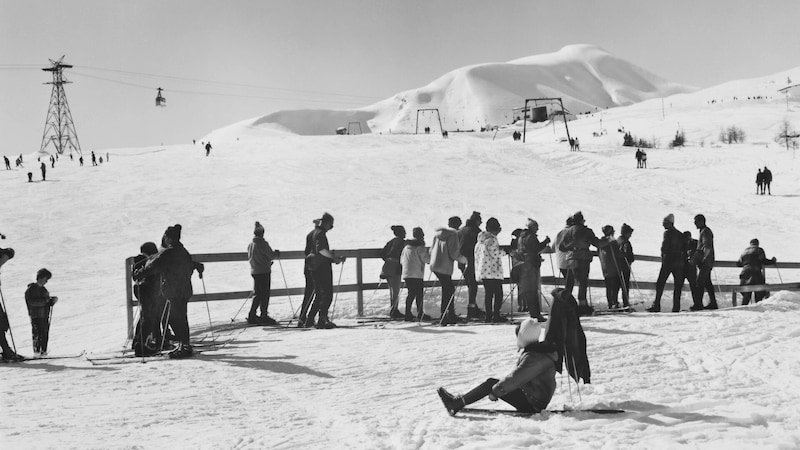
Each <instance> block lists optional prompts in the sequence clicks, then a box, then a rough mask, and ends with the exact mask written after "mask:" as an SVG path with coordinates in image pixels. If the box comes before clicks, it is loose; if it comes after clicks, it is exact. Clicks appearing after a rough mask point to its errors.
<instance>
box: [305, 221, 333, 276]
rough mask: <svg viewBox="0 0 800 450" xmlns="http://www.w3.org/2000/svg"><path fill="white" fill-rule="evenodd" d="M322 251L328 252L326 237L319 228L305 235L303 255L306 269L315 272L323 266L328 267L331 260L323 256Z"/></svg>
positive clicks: (324, 232)
mask: <svg viewBox="0 0 800 450" xmlns="http://www.w3.org/2000/svg"><path fill="white" fill-rule="evenodd" d="M322 250H328V251H330V245H329V244H328V235H327V232H326V231H325V229H324V228H322V227H321V226H318V227H315V228H314V229H313V230H311V232H310V233H308V234H307V235H306V248H305V250H303V253H304V254H305V255H306V269H308V270H316V269H318V268H320V267H322V266H323V265H328V266H330V265H331V264H332V263H333V260H332V259H330V258H328V257H327V256H325V255H323V254H322V253H321V252H322Z"/></svg>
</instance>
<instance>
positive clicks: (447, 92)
mask: <svg viewBox="0 0 800 450" xmlns="http://www.w3.org/2000/svg"><path fill="white" fill-rule="evenodd" d="M693 90H694V89H692V88H689V87H687V86H681V85H678V84H676V83H671V82H668V81H666V80H663V79H661V78H660V77H658V76H656V75H654V74H652V73H650V72H647V71H646V70H644V69H642V68H640V67H638V66H636V65H634V64H632V63H630V62H627V61H625V60H623V59H621V58H617V57H615V56H613V55H611V54H609V53H608V52H606V51H605V50H603V49H601V48H599V47H596V46H592V45H571V46H567V47H564V48H562V49H561V50H559V51H558V52H555V53H550V54H545V55H536V56H530V57H527V58H520V59H516V60H513V61H509V62H507V63H489V64H479V65H474V66H468V67H462V68H459V69H456V70H453V71H452V72H450V73H447V74H445V75H443V76H442V77H440V78H439V79H437V80H434V81H432V82H431V83H430V84H428V85H427V86H424V87H421V88H418V89H412V90H409V91H405V92H401V93H398V94H397V95H395V96H393V97H391V98H389V99H386V100H384V101H381V102H378V103H376V104H374V105H370V106H365V107H363V108H358V109H355V110H347V111H331V110H289V111H277V112H274V113H271V114H267V115H265V116H263V117H260V118H257V119H251V120H248V121H245V122H242V123H241V124H239V126H252V127H259V126H261V127H265V126H269V127H272V128H276V129H280V130H286V131H290V132H292V133H296V134H301V135H329V134H332V133H333V131H334V130H336V129H337V128H338V127H347V126H348V124H349V123H350V122H360V123H361V126H362V128H363V132H369V131H371V132H373V133H392V132H394V133H408V132H414V129H415V126H416V118H417V110H418V109H430V108H438V109H439V113H440V115H441V120H442V127H444V129H446V130H451V131H455V130H477V129H480V128H481V127H486V126H493V125H505V124H509V123H511V122H513V121H514V115H513V112H512V109H513V108H521V107H522V106H523V105H524V103H525V99H527V98H536V97H561V98H562V99H563V101H564V106H565V107H566V108H567V110H568V111H570V112H571V113H572V114H579V113H584V112H587V111H594V110H596V109H597V108H599V109H605V108H610V107H614V106H623V105H630V104H633V103H638V102H640V101H643V100H647V99H651V98H660V97H665V96H669V95H672V94H677V93H682V92H691V91H693ZM422 121H424V124H423V125H420V127H421V128H424V127H425V126H431V127H432V128H433V129H435V130H439V125H438V120H436V119H435V116H434V114H433V113H432V112H427V113H423V114H422V115H421V122H422ZM221 132H222V133H225V132H224V131H221ZM212 139H213V137H212Z"/></svg>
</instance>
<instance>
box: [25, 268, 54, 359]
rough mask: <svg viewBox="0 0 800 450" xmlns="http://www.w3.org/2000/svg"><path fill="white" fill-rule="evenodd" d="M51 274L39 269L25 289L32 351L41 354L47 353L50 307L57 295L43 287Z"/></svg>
mask: <svg viewBox="0 0 800 450" xmlns="http://www.w3.org/2000/svg"><path fill="white" fill-rule="evenodd" d="M52 276H53V274H52V273H50V271H49V270H47V269H39V271H38V272H36V282H35V283H30V284H29V285H28V289H27V290H26V291H25V303H26V304H27V305H28V315H29V316H30V318H31V332H32V334H33V352H34V353H36V354H39V355H42V356H45V355H47V342H48V341H49V340H50V309H51V308H52V307H53V305H55V304H56V302H57V301H58V297H51V296H50V293H49V292H48V291H47V289H46V288H45V287H44V285H45V284H47V282H48V281H50V278H52Z"/></svg>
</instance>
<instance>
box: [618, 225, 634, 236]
mask: <svg viewBox="0 0 800 450" xmlns="http://www.w3.org/2000/svg"><path fill="white" fill-rule="evenodd" d="M619 232H620V233H622V234H631V233H633V228H631V226H630V225H628V224H627V223H623V224H622V226H621V227H620V229H619Z"/></svg>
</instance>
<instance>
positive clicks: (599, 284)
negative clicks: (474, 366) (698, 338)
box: [125, 246, 800, 338]
mask: <svg viewBox="0 0 800 450" xmlns="http://www.w3.org/2000/svg"><path fill="white" fill-rule="evenodd" d="M501 247H502V248H503V250H508V246H501ZM380 254H381V249H379V248H371V249H354V250H336V255H337V256H345V257H347V258H348V260H352V259H355V263H356V264H355V265H356V269H355V270H356V282H355V284H342V285H339V286H338V287H337V288H336V289H337V292H340V293H343V292H355V293H356V303H357V308H358V316H359V317H361V316H363V315H364V291H370V290H376V289H379V288H380V289H388V285H387V284H386V283H385V282H374V281H370V282H365V281H364V260H366V259H380V258H381V255H380ZM594 254H595V255H597V252H594ZM635 257H636V261H637V262H654V263H659V264H660V263H661V258H660V257H657V256H647V255H635ZM192 259H194V260H195V261H197V262H201V263H224V262H241V261H247V253H245V252H239V253H198V254H194V255H192ZM302 259H305V255H304V254H303V252H302V251H285V252H281V260H302ZM133 260H134V257H129V258H127V259H126V260H125V280H126V289H125V293H126V299H125V306H126V310H127V319H128V338H132V337H133V310H134V308H135V307H136V306H137V305H138V302H137V300H136V298H135V297H134V295H133V280H132V269H133ZM715 267H719V268H735V267H737V266H736V262H735V261H717V262H716V263H715ZM775 267H778V268H779V269H800V263H793V262H786V263H784V262H781V263H778V264H777V265H776V266H775ZM560 281H561V282H563V279H562V278H560V277H559V278H558V279H557V278H555V277H553V276H542V277H541V283H542V285H547V286H555V285H557V284H559V282H560ZM435 284H437V281H435V280H427V281H425V282H424V286H425V287H432V286H434V285H435ZM503 284H511V280H510V279H509V278H506V279H505V280H503ZM589 287H593V288H605V280H602V279H590V280H589ZM632 287H636V288H637V289H646V290H655V288H656V283H655V282H654V281H642V280H636V282H635V286H632ZM716 287H717V289H719V292H730V293H731V294H732V296H733V304H734V305H735V304H736V293H737V292H754V291H760V290H792V291H800V283H785V284H772V285H761V286H739V285H738V284H721V285H716ZM664 289H665V291H666V292H669V291H671V290H672V289H673V284H672V283H667V284H666V286H665V288H664ZM252 292H253V291H252V290H250V289H248V290H245V291H232V292H213V293H204V294H198V293H195V294H194V295H193V296H192V298H191V299H189V301H190V302H206V301H217V300H237V299H246V298H248V297H249V296H250V295H251V294H252ZM304 292H305V287H304V286H303V287H289V288H282V289H271V290H270V297H281V296H287V295H302V294H303V293H304Z"/></svg>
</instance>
